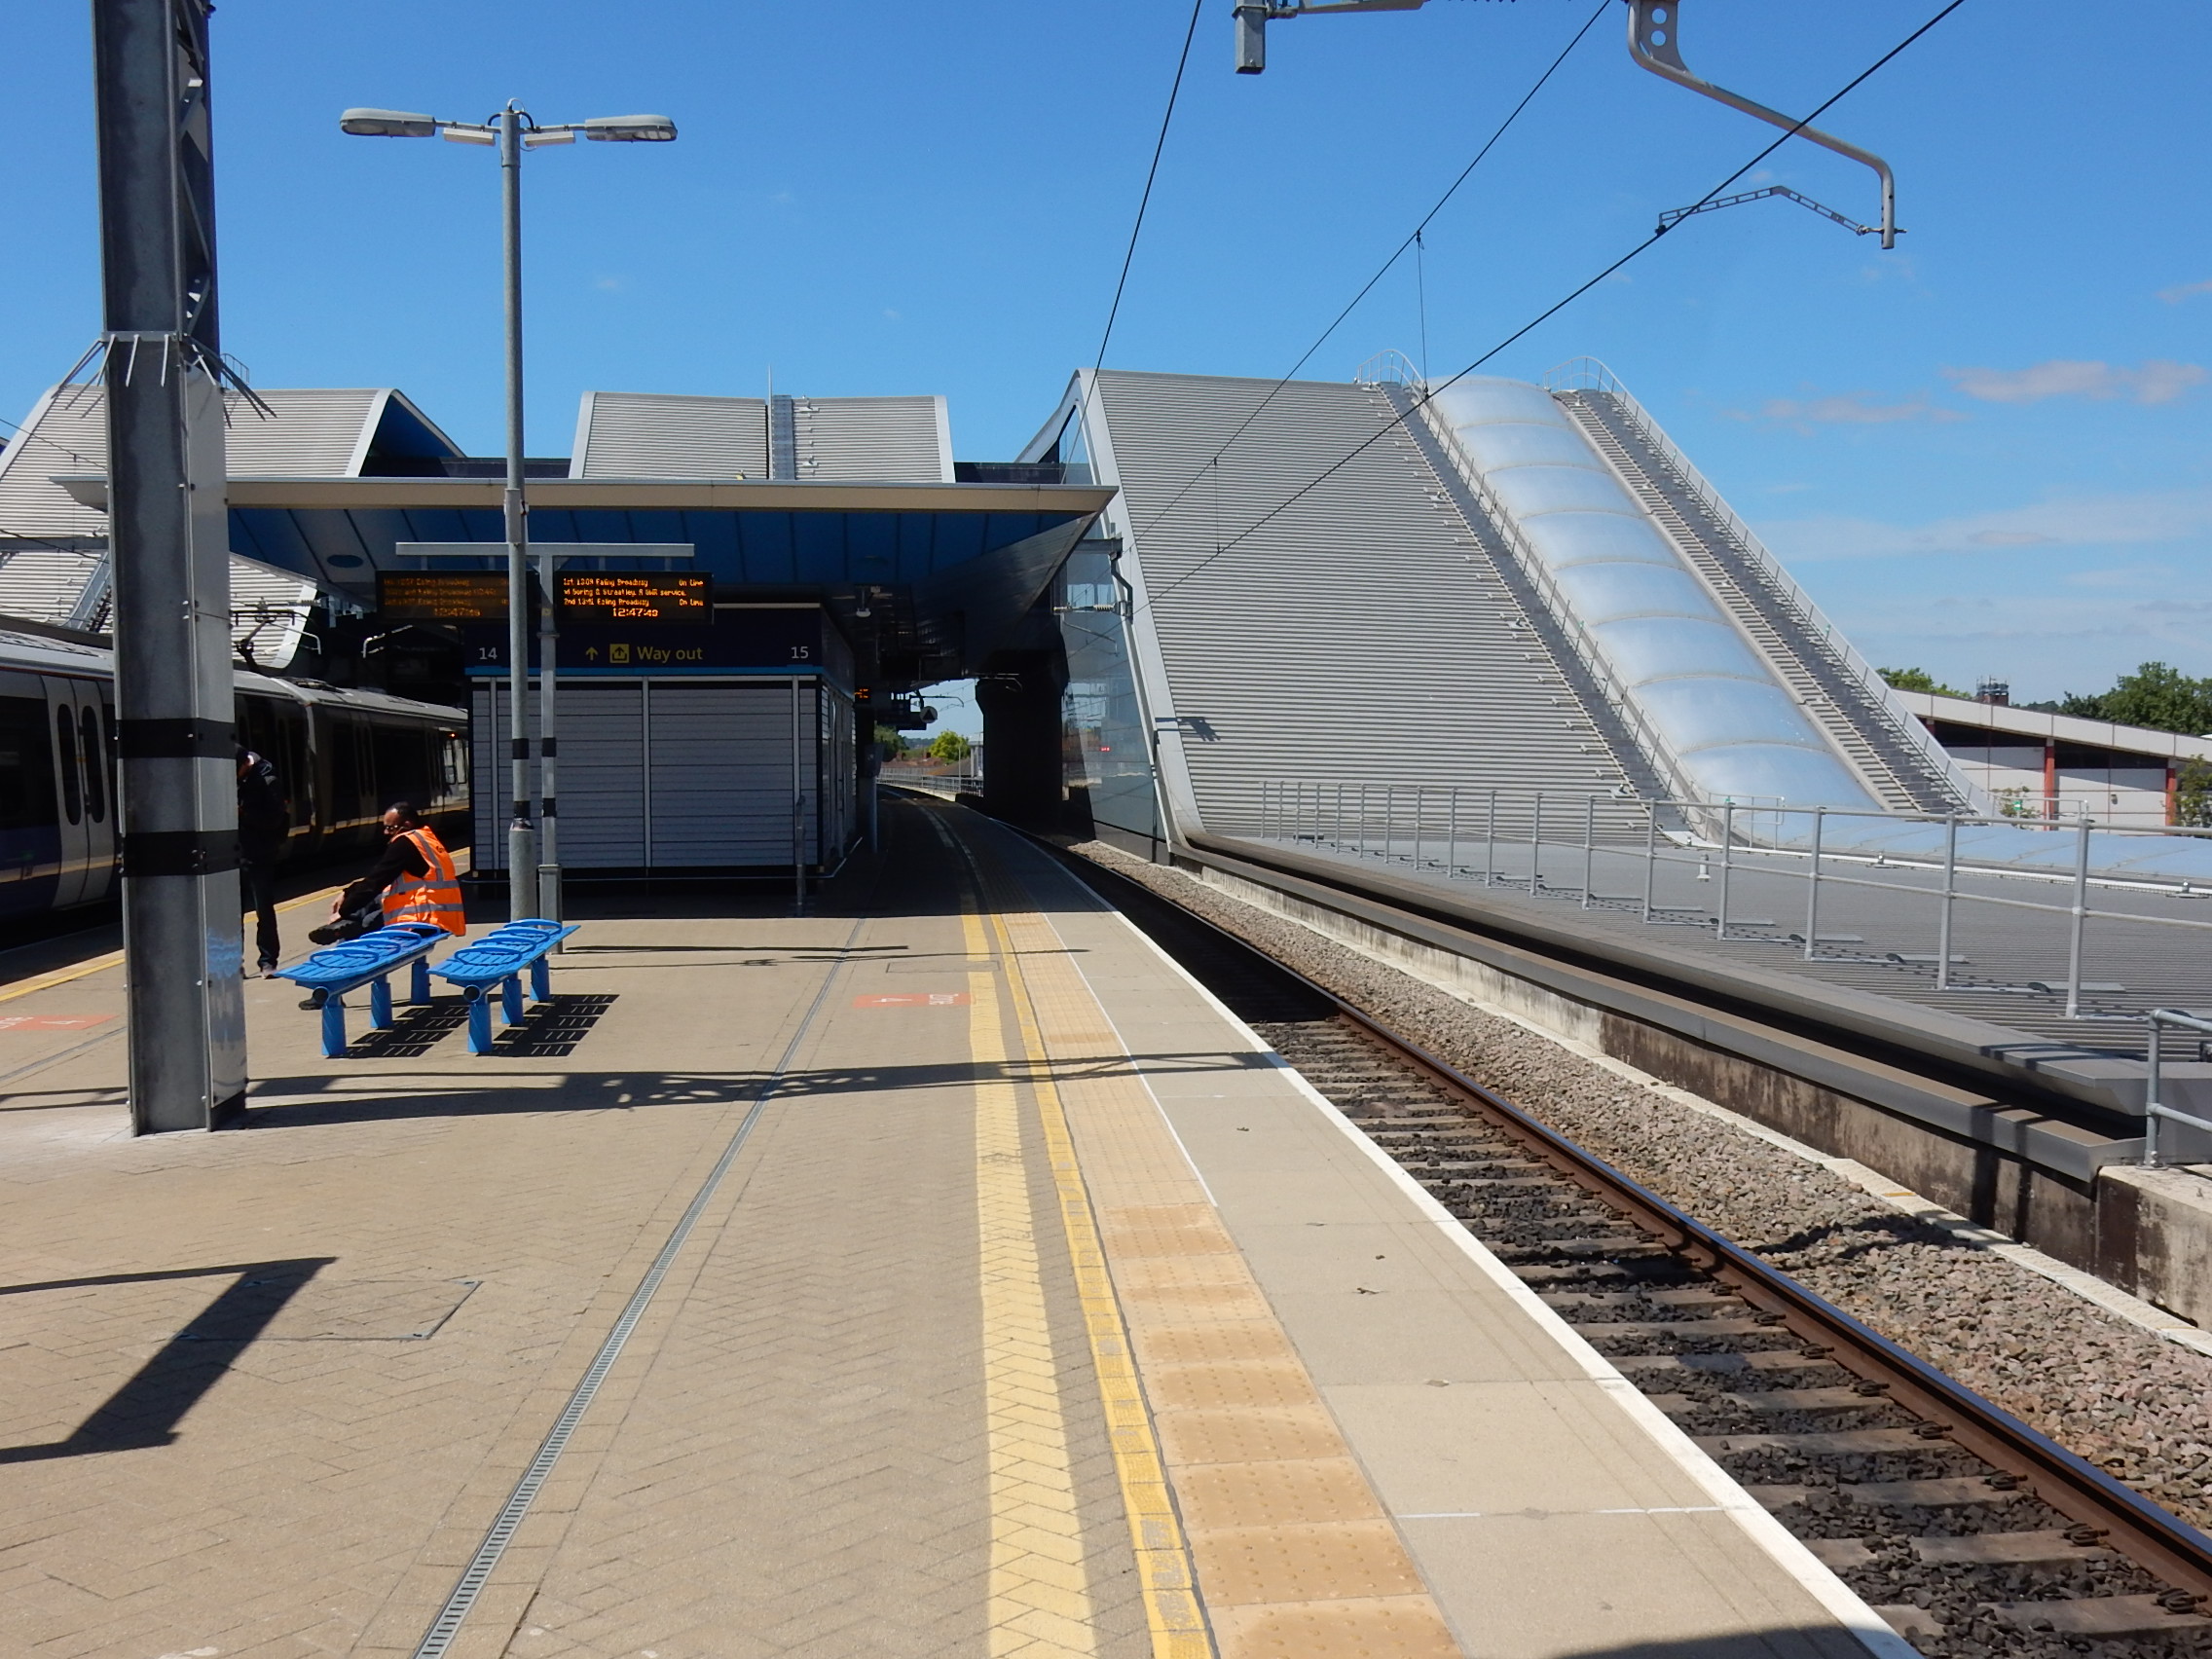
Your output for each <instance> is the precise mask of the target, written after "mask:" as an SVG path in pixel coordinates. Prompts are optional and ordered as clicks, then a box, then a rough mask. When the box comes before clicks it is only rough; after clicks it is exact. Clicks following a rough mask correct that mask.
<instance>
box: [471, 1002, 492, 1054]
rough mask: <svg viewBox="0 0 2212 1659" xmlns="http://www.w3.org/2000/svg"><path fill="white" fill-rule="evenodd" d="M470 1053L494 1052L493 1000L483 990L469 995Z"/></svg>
mask: <svg viewBox="0 0 2212 1659" xmlns="http://www.w3.org/2000/svg"><path fill="white" fill-rule="evenodd" d="M468 1051H469V1052H470V1053H472V1054H489V1053H490V1052H491V1051H492V999H491V998H489V997H487V996H486V995H485V994H484V993H483V992H482V991H481V990H472V991H470V992H469V993H468Z"/></svg>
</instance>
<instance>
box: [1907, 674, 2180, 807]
mask: <svg viewBox="0 0 2212 1659" xmlns="http://www.w3.org/2000/svg"><path fill="white" fill-rule="evenodd" d="M1897 695H1898V701H1899V702H1900V703H1902V704H1903V705H1904V706H1905V707H1906V708H1907V709H1909V710H1910V711H1911V712H1912V713H1913V714H1914V715H1915V716H1917V717H1918V718H1919V719H1921V721H1922V722H1923V723H1925V724H1926V725H1927V727H1928V729H1929V730H1930V731H1931V732H1933V733H1934V734H1935V737H1936V742H1938V743H1940V744H1941V745H1942V746H1943V748H1944V749H1945V750H1946V751H1947V752H1948V753H1949V754H1950V756H1951V757H1952V758H1953V759H1954V760H1956V761H1957V762H1958V765H1959V769H1960V770H1961V771H1963V772H1965V773H1966V774H1967V776H1968V777H1970V778H1972V780H1973V781H1974V782H1975V783H1977V784H1979V785H1980V786H1981V787H1982V788H1983V789H1985V790H1987V791H1988V792H1989V793H1990V795H1991V797H1992V798H1993V799H1995V800H1996V801H1997V802H1998V803H1999V806H2000V809H2001V810H2003V811H2004V812H2006V813H2009V814H2010V815H2012V816H2014V817H2019V818H2043V819H2065V820H2068V821H2073V820H2077V819H2082V818H2087V819H2089V820H2090V821H2091V822H2093V823H2097V824H2110V825H2115V826H2118V827H2120V828H2126V829H2137V830H2157V829H2160V828H2162V827H2164V826H2166V825H2170V824H2178V823H2180V822H2181V814H2180V804H2181V794H2182V786H2183V780H2184V778H2185V776H2187V775H2188V774H2189V772H2190V771H2191V769H2192V767H2193V765H2194V766H2206V765H2212V734H2207V735H2205V736H2202V737H2189V736H2185V735H2182V734H2180V733H2176V732H2170V731H2157V730H2154V729H2152V728H2151V727H2148V726H2131V725H2120V724H2118V723H2117V722H2115V721H2112V720H2089V719H2078V718H2077V717H2075V716H2072V715H2056V714H2051V713H2050V712H2048V711H2047V710H2044V709H2018V708H2013V707H2012V706H2010V704H2009V703H2008V702H2007V701H2006V700H2005V699H2004V698H2003V697H2002V696H1992V697H1987V698H1983V697H1974V698H1968V697H1945V696H1939V695H1936V694H1935V693H1932V692H1927V691H1899V693H1898V694H1897Z"/></svg>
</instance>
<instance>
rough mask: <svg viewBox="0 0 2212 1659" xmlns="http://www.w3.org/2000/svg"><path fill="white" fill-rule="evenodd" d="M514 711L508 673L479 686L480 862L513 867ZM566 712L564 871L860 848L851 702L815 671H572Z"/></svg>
mask: <svg viewBox="0 0 2212 1659" xmlns="http://www.w3.org/2000/svg"><path fill="white" fill-rule="evenodd" d="M531 701H532V703H533V705H534V706H533V708H532V710H531V715H532V724H533V731H532V736H533V738H534V739H535V735H536V733H535V698H533V699H532V700H531ZM794 701H795V705H796V708H795V712H794V707H793V705H794ZM507 709H508V688H507V685H506V683H505V682H503V681H501V682H478V684H477V686H476V687H475V690H474V694H473V697H472V699H471V711H470V712H471V715H472V717H473V719H472V721H471V726H472V730H473V732H474V750H475V755H474V758H475V767H476V779H477V789H476V867H477V868H479V869H496V868H504V867H505V855H506V829H505V826H506V815H507V811H508V800H509V795H508V783H507V763H506V761H505V759H504V758H503V756H501V755H500V753H499V751H500V749H501V747H502V744H503V740H504V736H505V733H506V731H507ZM558 711H559V723H558V728H557V729H558V735H559V738H560V756H559V765H558V768H557V771H556V775H555V790H556V800H557V804H558V807H559V814H558V816H559V819H560V856H561V863H562V866H563V867H564V868H567V869H571V870H589V869H604V870H656V869H668V870H675V869H730V868H747V867H781V868H787V869H788V868H790V867H791V866H793V864H794V863H795V864H804V865H811V866H834V865H835V864H837V863H838V862H839V861H840V860H841V859H842V858H843V856H844V854H845V852H846V851H847V850H848V849H849V848H850V846H851V845H852V841H853V836H854V831H855V825H856V822H857V818H858V812H857V801H856V793H857V787H858V785H857V774H856V766H855V760H854V748H853V745H854V725H853V704H852V699H851V697H850V696H849V695H848V694H846V693H845V692H843V691H842V690H840V689H839V688H838V687H836V686H834V685H825V684H824V682H822V681H821V680H820V679H819V678H818V677H816V676H813V675H804V676H796V677H769V676H751V677H742V678H739V677H733V678H730V679H721V678H708V677H700V678H692V677H687V676H668V677H658V678H656V677H646V678H641V679H637V680H588V681H570V682H563V683H562V685H561V686H560V688H559V691H558ZM532 747H533V750H534V751H535V741H534V743H533V746H532ZM533 771H534V774H535V761H534V762H533ZM532 781H533V787H534V790H535V782H536V780H535V775H534V777H533V780H532Z"/></svg>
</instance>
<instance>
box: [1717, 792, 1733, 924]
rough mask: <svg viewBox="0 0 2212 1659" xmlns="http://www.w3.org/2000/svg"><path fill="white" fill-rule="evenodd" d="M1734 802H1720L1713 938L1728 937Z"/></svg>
mask: <svg viewBox="0 0 2212 1659" xmlns="http://www.w3.org/2000/svg"><path fill="white" fill-rule="evenodd" d="M1735 850H1736V803H1735V802H1734V801H1732V800H1729V801H1722V802H1721V803H1720V907H1719V911H1718V913H1717V915H1716V917H1715V920H1717V922H1718V923H1719V925H1718V926H1717V927H1715V928H1714V930H1713V937H1714V939H1726V938H1727V937H1728V872H1729V871H1730V870H1731V869H1733V868H1734V867H1735V862H1736V861H1735V858H1734V853H1735Z"/></svg>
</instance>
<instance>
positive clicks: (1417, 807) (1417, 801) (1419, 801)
mask: <svg viewBox="0 0 2212 1659" xmlns="http://www.w3.org/2000/svg"><path fill="white" fill-rule="evenodd" d="M1427 804H1428V786H1427V785H1426V784H1416V785H1414V873H1415V874H1417V875H1418V874H1419V873H1420V864H1421V860H1420V815H1421V809H1422V808H1423V807H1425V806H1426V805H1427Z"/></svg>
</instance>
